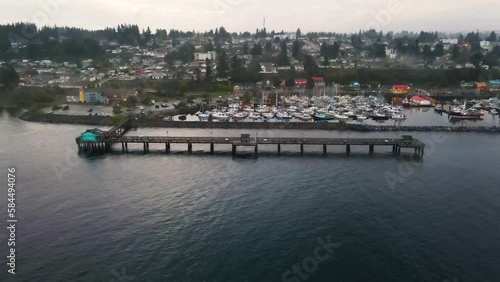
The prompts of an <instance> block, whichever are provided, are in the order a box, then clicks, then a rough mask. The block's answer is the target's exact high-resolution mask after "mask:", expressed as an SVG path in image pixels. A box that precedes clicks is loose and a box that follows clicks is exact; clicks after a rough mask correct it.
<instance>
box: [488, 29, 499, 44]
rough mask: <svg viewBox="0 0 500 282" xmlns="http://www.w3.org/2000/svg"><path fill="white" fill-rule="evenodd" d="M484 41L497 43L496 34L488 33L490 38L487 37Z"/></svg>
mask: <svg viewBox="0 0 500 282" xmlns="http://www.w3.org/2000/svg"><path fill="white" fill-rule="evenodd" d="M486 40H488V41H490V42H496V41H497V34H496V33H495V32H494V31H492V32H491V33H490V36H488V37H487V38H486Z"/></svg>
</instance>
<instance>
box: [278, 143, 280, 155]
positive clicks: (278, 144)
mask: <svg viewBox="0 0 500 282" xmlns="http://www.w3.org/2000/svg"><path fill="white" fill-rule="evenodd" d="M278 154H281V144H278Z"/></svg>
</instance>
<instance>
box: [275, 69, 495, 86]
mask: <svg viewBox="0 0 500 282" xmlns="http://www.w3.org/2000/svg"><path fill="white" fill-rule="evenodd" d="M312 74H313V75H314V76H323V77H324V78H325V80H326V82H327V83H329V84H331V83H333V82H335V83H339V84H343V85H346V84H349V83H351V82H353V81H357V82H360V83H362V84H368V83H369V82H371V81H376V82H378V83H380V84H382V85H393V84H415V85H422V86H429V87H454V86H457V87H458V86H459V85H460V82H461V81H487V80H490V79H492V78H495V77H499V76H500V71H498V70H481V69H449V70H431V69H318V70H316V71H315V72H313V73H312ZM283 78H284V79H285V78H286V77H283Z"/></svg>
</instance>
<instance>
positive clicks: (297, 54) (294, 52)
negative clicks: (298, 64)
mask: <svg viewBox="0 0 500 282" xmlns="http://www.w3.org/2000/svg"><path fill="white" fill-rule="evenodd" d="M300 48H301V46H300V41H298V40H295V41H294V42H293V46H292V57H293V58H294V59H296V60H298V59H299V57H300Z"/></svg>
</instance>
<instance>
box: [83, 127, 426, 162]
mask: <svg viewBox="0 0 500 282" xmlns="http://www.w3.org/2000/svg"><path fill="white" fill-rule="evenodd" d="M114 130H115V131H116V130H117V129H114ZM76 143H77V145H78V149H79V150H80V151H89V150H90V151H96V152H108V151H110V150H111V145H113V144H121V147H122V152H123V153H128V152H129V150H128V145H129V144H143V148H144V152H145V153H147V152H149V145H150V144H165V152H166V153H170V147H171V144H186V145H187V151H188V153H190V154H191V153H192V152H193V145H194V144H210V152H211V153H212V154H213V153H214V151H215V148H214V147H215V145H216V144H217V145H231V146H232V153H233V155H235V154H236V153H237V148H238V147H254V149H255V154H257V153H258V148H259V145H276V146H277V150H278V153H281V146H282V145H300V152H301V153H304V146H305V145H316V146H323V153H324V154H326V153H327V149H328V146H345V148H346V153H347V154H349V153H350V152H351V146H366V147H368V151H369V153H370V154H373V153H374V150H375V146H385V147H387V146H390V147H392V152H393V153H394V154H400V153H401V149H414V150H415V156H416V157H423V155H424V149H425V144H424V143H422V142H421V141H420V140H418V139H413V138H412V137H411V136H403V138H400V139H394V138H388V139H384V138H300V137H273V138H264V137H251V136H250V135H249V134H242V135H241V136H240V137H169V136H123V135H121V134H103V135H102V136H101V138H100V139H99V140H98V141H97V142H95V141H94V142H88V141H82V138H81V137H77V138H76Z"/></svg>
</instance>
